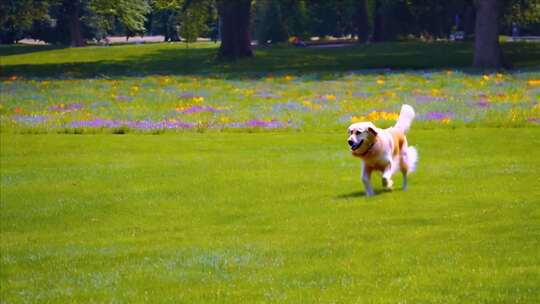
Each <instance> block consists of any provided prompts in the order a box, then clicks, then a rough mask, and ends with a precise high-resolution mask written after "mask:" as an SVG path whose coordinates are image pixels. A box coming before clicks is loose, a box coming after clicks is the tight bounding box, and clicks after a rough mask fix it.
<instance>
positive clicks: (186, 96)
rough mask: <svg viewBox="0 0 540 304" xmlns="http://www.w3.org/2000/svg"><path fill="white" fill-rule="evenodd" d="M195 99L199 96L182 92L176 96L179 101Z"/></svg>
mask: <svg viewBox="0 0 540 304" xmlns="http://www.w3.org/2000/svg"><path fill="white" fill-rule="evenodd" d="M196 97H199V96H198V95H196V94H193V93H190V92H183V93H181V94H180V95H178V98H180V99H192V98H196Z"/></svg>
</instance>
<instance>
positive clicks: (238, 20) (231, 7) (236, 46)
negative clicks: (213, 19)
mask: <svg viewBox="0 0 540 304" xmlns="http://www.w3.org/2000/svg"><path fill="white" fill-rule="evenodd" d="M217 6H218V13H219V17H220V21H221V46H220V47H219V53H218V57H219V58H220V59H228V60H236V59H239V58H243V57H251V56H253V51H252V50H251V38H250V35H249V23H250V14H251V0H235V1H226V0H219V1H218V2H217Z"/></svg>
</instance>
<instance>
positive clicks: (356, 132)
mask: <svg viewBox="0 0 540 304" xmlns="http://www.w3.org/2000/svg"><path fill="white" fill-rule="evenodd" d="M360 133H362V132H360V131H358V130H356V131H355V132H354V135H358V134H360Z"/></svg>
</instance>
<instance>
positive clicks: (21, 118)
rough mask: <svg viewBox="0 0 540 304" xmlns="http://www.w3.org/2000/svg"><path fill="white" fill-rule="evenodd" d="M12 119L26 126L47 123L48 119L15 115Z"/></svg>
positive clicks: (37, 116)
mask: <svg viewBox="0 0 540 304" xmlns="http://www.w3.org/2000/svg"><path fill="white" fill-rule="evenodd" d="M12 119H13V120H15V121H17V122H21V123H25V124H38V123H42V122H44V121H46V120H47V117H46V116H42V115H13V116H12Z"/></svg>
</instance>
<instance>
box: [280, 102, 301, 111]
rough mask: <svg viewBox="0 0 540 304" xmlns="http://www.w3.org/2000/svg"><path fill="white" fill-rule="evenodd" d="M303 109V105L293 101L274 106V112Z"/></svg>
mask: <svg viewBox="0 0 540 304" xmlns="http://www.w3.org/2000/svg"><path fill="white" fill-rule="evenodd" d="M303 108H304V107H303V106H302V105H300V104H298V103H296V102H293V101H289V102H283V103H277V104H275V105H274V106H273V110H274V111H278V112H279V111H281V110H301V109H303Z"/></svg>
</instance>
